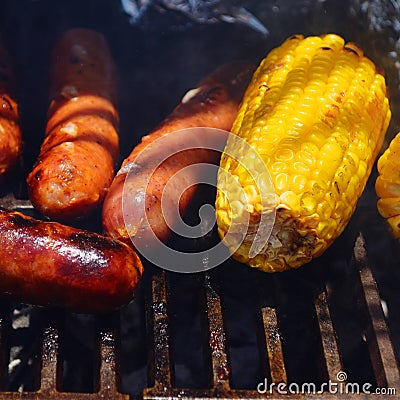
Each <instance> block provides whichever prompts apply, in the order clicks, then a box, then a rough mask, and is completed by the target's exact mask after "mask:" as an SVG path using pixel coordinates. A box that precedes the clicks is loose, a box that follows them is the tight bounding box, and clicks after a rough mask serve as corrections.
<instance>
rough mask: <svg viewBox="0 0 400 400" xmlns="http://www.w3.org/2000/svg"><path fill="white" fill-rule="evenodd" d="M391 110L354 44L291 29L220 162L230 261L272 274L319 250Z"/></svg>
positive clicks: (344, 219) (338, 224)
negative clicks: (262, 224) (306, 35)
mask: <svg viewBox="0 0 400 400" xmlns="http://www.w3.org/2000/svg"><path fill="white" fill-rule="evenodd" d="M390 116H391V113H390V108H389V102H388V99H387V94H386V84H385V79H384V77H383V76H382V75H381V74H379V73H378V72H377V71H376V68H375V66H374V64H373V63H372V61H370V60H369V59H368V58H366V57H365V56H364V55H363V52H362V51H361V50H360V49H359V48H358V47H357V46H356V45H355V44H353V43H345V42H344V40H343V39H342V38H341V37H340V36H338V35H335V34H327V35H323V36H311V37H306V38H304V37H303V36H301V35H295V36H293V37H290V38H289V39H287V40H286V41H285V42H284V43H283V44H282V45H281V46H280V47H278V48H276V49H274V50H272V51H271V52H270V53H269V54H268V55H267V57H266V58H265V59H264V60H263V61H262V62H261V64H260V66H259V68H258V69H257V71H256V72H255V74H254V76H253V79H252V81H251V83H250V85H249V87H248V89H247V91H246V93H245V96H244V99H243V101H242V104H241V107H240V109H239V112H238V115H237V118H236V120H235V122H234V125H233V128H232V132H233V133H234V134H235V135H231V137H230V138H229V139H228V143H227V145H226V147H225V150H224V154H223V156H222V158H221V168H220V170H219V174H218V185H217V188H218V190H217V199H216V214H217V224H218V232H219V235H220V236H221V238H222V239H223V242H224V243H225V244H226V245H227V246H228V248H229V249H230V251H231V252H232V253H233V254H232V255H233V257H234V258H235V259H237V260H239V261H241V262H244V263H247V264H249V265H250V266H253V267H256V268H259V269H262V270H264V271H267V272H275V271H282V270H285V269H289V268H296V267H299V266H301V265H303V264H305V263H307V262H309V261H311V260H312V259H313V258H314V257H317V256H319V255H321V254H322V253H323V252H324V250H325V249H326V248H327V247H328V246H329V245H330V244H331V243H332V242H333V241H334V239H335V238H336V237H337V236H339V235H340V233H341V232H342V231H343V230H344V228H345V226H346V225H347V223H348V221H349V219H350V217H351V215H352V213H353V211H354V209H355V206H356V203H357V200H358V198H359V197H360V195H361V193H362V191H363V190H364V187H365V185H366V182H367V179H368V177H369V174H370V172H371V169H372V165H373V163H374V161H375V159H376V157H377V154H378V152H379V150H380V147H381V146H382V142H383V138H384V135H385V132H386V129H387V127H388V124H389V120H390ZM238 137H239V138H240V139H243V141H245V142H246V143H247V144H248V145H249V146H248V147H246V146H245V145H244V144H243V143H242V142H241V141H240V140H239V141H238V140H236V139H237V138H238ZM254 153H256V154H258V155H259V156H260V158H261V160H262V161H263V163H264V164H265V166H266V168H263V166H262V165H261V164H260V162H259V161H257V162H256V161H255V158H257V157H255V156H254ZM266 171H267V172H266ZM268 171H269V174H270V175H268ZM269 176H270V177H271V180H269ZM271 199H273V200H271ZM275 211H276V216H275V219H271V216H273V215H274V212H275ZM263 217H267V219H266V221H267V222H268V223H271V224H273V225H272V227H271V229H272V232H269V230H268V229H266V228H265V224H264V226H263V227H262V229H260V227H261V224H260V221H261V219H262V218H263ZM268 218H269V219H268ZM260 231H261V232H260ZM228 233H229V234H228ZM270 233H271V234H270ZM269 234H270V235H269ZM267 236H268V237H267ZM266 239H268V240H266ZM239 242H240V244H238V243H239ZM252 246H253V247H252ZM254 249H255V250H254Z"/></svg>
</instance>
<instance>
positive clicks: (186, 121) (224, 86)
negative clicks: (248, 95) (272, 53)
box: [103, 62, 254, 247]
mask: <svg viewBox="0 0 400 400" xmlns="http://www.w3.org/2000/svg"><path fill="white" fill-rule="evenodd" d="M253 71H254V68H253V66H252V65H250V64H249V63H247V62H234V63H230V64H226V65H223V66H221V67H220V68H218V69H217V70H215V71H214V72H213V73H211V74H210V75H209V76H207V77H206V78H205V79H203V80H202V81H201V82H200V83H199V84H198V86H197V88H195V89H192V90H190V91H189V92H188V93H187V94H186V95H185V96H184V97H183V99H182V101H181V103H180V104H179V105H178V106H177V107H176V108H175V110H174V111H173V112H172V114H171V115H169V116H168V117H167V118H166V119H165V120H164V121H163V122H162V123H161V124H160V125H159V126H158V127H157V128H156V129H155V130H154V131H152V132H151V133H150V134H149V135H147V136H145V137H143V139H142V142H141V143H139V144H138V145H137V146H136V147H135V148H134V150H133V151H132V153H131V154H130V155H129V157H128V158H127V159H126V160H125V161H124V162H123V164H122V168H121V170H120V171H119V172H118V174H117V176H116V177H115V179H114V181H113V183H112V185H111V187H110V190H109V193H108V194H107V197H106V199H105V201H104V204H103V226H104V229H105V231H106V232H107V233H108V234H109V235H111V236H112V237H115V238H119V239H120V240H124V241H126V242H129V238H131V237H133V236H135V237H137V238H140V239H141V240H142V243H145V245H146V246H149V247H151V246H153V244H155V242H156V241H154V240H153V239H152V237H153V235H152V234H151V233H152V232H153V233H154V234H155V235H156V237H157V238H158V239H160V240H161V241H163V242H165V241H166V240H167V239H168V238H169V237H170V235H171V228H170V226H168V224H167V223H166V220H165V218H164V215H163V211H164V212H165V211H167V212H169V211H171V213H173V211H172V209H173V208H174V206H175V205H176V204H177V203H178V202H179V213H180V214H181V215H183V214H184V213H185V211H186V209H187V208H188V205H189V204H190V203H191V201H192V199H193V197H194V196H195V194H196V192H197V186H198V185H196V183H197V182H198V179H199V176H198V175H197V173H196V171H194V170H192V171H191V172H187V173H186V174H185V176H184V177H183V178H182V179H178V180H177V182H175V184H174V188H173V189H172V190H170V191H169V192H168V194H167V195H166V202H165V204H166V209H167V210H165V209H164V208H162V207H161V197H162V194H163V190H164V187H165V185H166V183H167V182H168V181H169V180H170V178H171V177H172V176H173V175H174V174H175V173H176V172H178V171H180V170H182V169H183V168H185V167H187V166H190V165H193V164H198V163H213V164H218V163H219V158H220V154H219V153H218V152H217V151H213V150H209V149H210V148H211V149H214V148H218V149H220V150H221V151H222V149H223V147H224V144H225V141H226V139H227V135H228V132H221V131H215V132H213V131H211V130H208V131H207V130H205V131H202V132H197V131H192V132H187V133H185V135H179V134H176V133H175V132H176V131H178V130H182V129H184V128H192V127H209V128H218V129H221V130H225V131H229V130H230V129H231V126H232V123H233V120H234V118H235V116H236V113H237V110H238V106H239V103H240V101H241V99H242V96H243V94H244V91H245V88H246V87H247V84H248V83H249V80H250V78H251V75H252V73H253ZM160 138H162V139H161V140H160ZM149 145H150V146H149ZM188 146H189V147H191V149H187V150H185V151H181V152H179V150H180V149H183V148H185V147H186V148H187V147H188ZM201 148H203V149H201ZM175 150H176V151H175ZM174 152H175V153H177V154H174V155H173V156H171V157H170V158H168V159H167V160H165V161H164V162H163V163H162V164H161V165H158V163H159V162H160V160H162V159H163V157H164V156H165V155H166V154H168V153H170V154H171V153H174ZM128 171H129V179H126V178H127V174H128ZM149 174H152V175H151V179H150V181H149V182H147V179H148V176H149ZM126 193H128V197H127V198H126V197H125V200H127V199H128V200H129V201H132V203H131V205H129V206H127V207H126V208H125V209H123V198H124V194H125V195H126ZM181 194H182V196H181ZM144 210H146V211H144ZM144 212H145V213H146V217H147V220H148V223H147V222H145V221H144V220H145V218H144V216H143V213H144ZM127 218H128V219H129V222H128V223H127ZM173 218H174V217H173ZM173 218H172V219H173ZM127 225H129V226H127Z"/></svg>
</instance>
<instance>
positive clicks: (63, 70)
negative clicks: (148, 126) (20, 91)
mask: <svg viewBox="0 0 400 400" xmlns="http://www.w3.org/2000/svg"><path fill="white" fill-rule="evenodd" d="M51 71H52V76H51V82H52V84H51V95H50V98H51V103H50V107H49V110H48V121H47V125H46V136H45V140H44V142H43V144H42V147H41V150H40V154H39V158H38V160H37V162H36V164H35V165H34V167H33V170H32V171H31V173H30V174H29V176H28V178H27V183H28V188H29V195H30V199H31V201H32V204H33V205H34V207H35V208H36V209H37V210H39V211H40V212H41V213H42V214H44V215H47V216H49V217H51V218H53V219H56V220H70V219H71V218H72V219H74V218H79V217H82V216H84V215H86V214H88V213H90V212H92V211H93V210H94V209H96V208H97V207H98V206H99V205H100V204H101V202H102V201H103V199H104V196H105V194H106V191H107V189H108V187H109V185H110V184H111V181H112V179H113V176H114V167H115V163H116V160H117V158H118V151H119V149H118V146H119V145H118V133H117V128H118V124H119V117H118V113H117V110H116V108H115V106H114V104H115V101H116V82H115V65H114V62H113V59H112V56H111V53H110V50H109V48H108V45H107V42H106V39H105V38H104V37H103V36H102V35H101V34H100V33H97V32H94V31H92V30H88V29H78V28H77V29H73V30H70V31H67V32H66V33H65V34H64V35H63V36H62V37H61V38H60V39H59V41H58V42H57V43H56V45H55V47H54V51H53V55H52V64H51Z"/></svg>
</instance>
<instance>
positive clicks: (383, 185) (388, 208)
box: [375, 133, 400, 238]
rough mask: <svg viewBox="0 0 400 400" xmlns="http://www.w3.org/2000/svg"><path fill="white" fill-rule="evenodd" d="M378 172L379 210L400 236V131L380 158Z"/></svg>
mask: <svg viewBox="0 0 400 400" xmlns="http://www.w3.org/2000/svg"><path fill="white" fill-rule="evenodd" d="M378 172H379V176H378V178H377V180H376V182H375V190H376V194H377V195H378V196H379V200H378V211H379V213H380V214H381V215H382V217H384V218H386V219H387V221H388V223H389V226H390V227H391V230H392V233H393V235H394V236H395V237H396V238H400V133H398V134H397V136H396V137H395V138H394V139H393V140H392V141H391V142H390V145H389V147H388V148H387V149H386V151H385V152H384V153H383V154H382V156H381V157H380V158H379V160H378Z"/></svg>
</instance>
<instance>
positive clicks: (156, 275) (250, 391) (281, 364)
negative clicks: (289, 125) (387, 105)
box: [0, 0, 400, 400]
mask: <svg viewBox="0 0 400 400" xmlns="http://www.w3.org/2000/svg"><path fill="white" fill-rule="evenodd" d="M52 3H56V2H50V1H44V0H38V1H30V0H26V1H20V2H14V1H11V0H10V1H4V2H3V3H2V11H3V12H2V17H1V19H2V26H3V27H4V32H3V33H4V36H5V39H6V42H8V47H9V48H10V49H11V52H12V53H13V54H12V55H13V56H14V58H15V60H16V72H17V76H18V77H19V78H20V86H21V87H22V88H23V90H21V94H20V99H21V111H22V123H23V131H24V140H25V149H24V157H23V160H22V164H21V166H20V168H19V169H18V171H17V172H16V173H15V175H13V176H12V177H10V180H9V182H7V184H6V185H5V186H4V187H3V188H2V189H1V192H0V206H1V207H6V208H8V209H12V210H18V211H22V212H24V213H26V214H29V215H33V216H36V217H40V216H39V215H37V213H36V212H35V211H34V210H33V208H32V206H31V204H30V202H29V200H28V197H27V193H26V188H25V184H24V177H25V176H26V173H27V171H29V168H30V167H31V165H32V163H33V162H34V160H35V157H36V155H37V152H38V149H39V144H40V138H41V134H40V132H43V131H44V121H45V112H46V109H47V91H46V87H47V84H46V81H47V78H46V76H47V60H48V54H49V50H50V48H51V44H52V41H53V40H54V37H55V36H56V35H57V33H59V32H61V31H62V30H63V29H65V28H67V27H69V26H74V25H84V26H87V27H92V28H95V29H98V30H100V31H102V32H104V33H105V34H106V36H108V38H109V39H110V43H111V45H112V49H113V52H114V54H115V56H116V61H117V63H118V65H119V71H120V107H119V110H120V115H121V148H122V149H123V151H125V150H124V149H126V152H128V151H129V150H130V149H131V147H132V146H133V145H134V144H135V143H136V142H138V141H139V139H140V136H141V135H142V134H143V133H145V132H147V131H149V130H150V129H151V128H152V127H154V126H155V125H156V124H157V123H158V122H159V121H160V120H161V119H162V118H163V117H164V116H165V114H167V112H168V111H169V110H170V109H171V108H172V107H173V105H174V104H176V103H177V101H178V100H179V98H180V97H181V95H182V94H183V93H184V92H185V91H186V90H187V89H188V88H189V87H190V85H192V84H194V83H196V82H197V81H198V80H199V79H200V78H201V77H202V76H203V75H204V74H205V72H208V71H210V70H211V69H213V67H214V66H217V65H220V64H222V63H223V62H225V61H228V60H230V59H235V58H243V57H244V56H245V57H248V58H249V59H251V60H254V61H255V62H256V61H257V60H259V59H260V58H261V57H262V55H264V54H265V52H266V50H267V49H269V48H271V47H273V46H274V45H277V44H279V43H280V42H281V41H282V40H283V39H284V38H285V37H286V36H288V35H289V34H292V33H294V32H301V33H304V34H308V33H315V32H318V33H319V32H321V29H322V30H323V31H333V30H335V31H336V32H338V33H339V34H343V35H344V36H345V37H347V38H351V40H355V41H358V42H359V43H360V44H361V47H363V48H364V49H366V53H367V54H368V55H369V56H370V57H371V58H374V59H375V60H377V61H378V64H379V65H381V66H382V68H384V70H385V73H386V76H387V77H388V80H389V84H390V86H391V99H392V109H393V114H394V117H393V121H392V125H391V127H390V129H389V136H388V138H390V136H393V135H394V134H395V133H396V132H397V131H398V130H400V128H399V126H400V124H399V118H398V115H400V113H399V112H396V107H397V109H398V108H399V106H400V102H399V95H398V94H397V92H398V90H397V91H396V89H398V83H399V78H398V70H397V67H396V62H397V63H399V62H400V56H398V54H397V53H396V51H398V50H399V45H398V43H400V42H399V38H400V34H399V31H398V26H397V25H396V23H397V22H399V21H400V11H399V8H398V6H396V4H397V3H396V4H395V3H392V2H390V1H386V2H385V1H382V2H378V1H370V2H363V3H362V4H360V2H358V1H351V2H343V4H341V2H340V1H329V0H327V1H317V0H315V1H297V2H296V1H295V2H290V1H288V2H285V3H283V2H280V3H281V4H279V2H276V1H268V2H265V4H263V5H260V4H257V2H256V1H247V2H243V4H245V6H246V7H247V10H248V11H250V12H251V14H252V15H254V16H256V18H257V20H258V21H261V22H262V23H263V24H264V26H266V27H267V28H268V31H269V34H268V35H266V34H265V32H261V31H260V30H258V28H257V25H254V24H253V25H251V24H250V25H251V26H250V25H249V24H247V25H246V23H243V20H242V21H241V23H236V22H238V21H236V22H235V17H234V16H235V14H234V12H238V10H239V9H240V5H241V3H240V2H237V4H236V3H235V4H236V8H235V9H234V10H230V9H229V7H228V8H226V5H227V4H228V3H229V2H225V3H224V2H221V4H224V5H225V8H222V9H221V8H219V13H220V14H221V13H222V11H221V10H223V12H224V13H226V14H229V12H231V13H232V15H231V19H230V20H229V18H225V20H224V19H222V20H218V18H212V17H213V15H209V17H210V18H209V19H205V21H204V20H202V21H200V19H199V18H197V19H196V18H194V14H193V15H192V16H188V15H187V13H182V12H180V11H179V8H178V9H177V8H176V7H175V8H173V9H171V7H168V6H167V4H168V1H159V2H153V5H154V7H151V6H149V7H148V9H146V10H142V11H143V14H140V18H139V17H137V19H134V21H132V19H131V20H130V19H129V18H128V17H127V15H126V13H125V12H124V10H123V9H122V6H121V4H122V3H127V2H121V4H120V3H119V2H111V1H109V2H107V1H104V2H97V1H87V2H78V1H69V2H57V5H54V4H52ZM79 3H84V4H79ZM117 3H118V5H117ZM135 3H136V4H139V3H140V2H135ZM150 3H151V2H150ZM170 3H174V2H170ZM178 3H179V2H175V4H178ZM183 3H185V2H183ZM204 3H207V4H208V3H212V2H204ZM217 3H218V2H216V4H217ZM263 3H264V2H263ZM396 7H397V8H396ZM77 10H79V12H77ZM125 11H126V10H125ZM205 12H206V11H205ZM49 16H51V18H50V19H49ZM378 17H381V20H379V18H378ZM396 18H398V19H396ZM237 20H239V19H238V18H237ZM226 21H228V22H226ZM396 21H397V22H396ZM245 22H246V21H245ZM247 22H248V21H247ZM250 22H251V21H250ZM374 24H375V25H374ZM396 29H397V30H396ZM229 42H230V43H235V46H232V47H229V46H227V45H226V43H229ZM221 49H223V50H224V51H221ZM127 88H131V90H127ZM138 93H140V94H141V95H140V96H138ZM143 94H145V95H143ZM132 110H135V111H136V112H135V113H133V112H132ZM138 116H140V119H139V118H138ZM126 155H127V154H122V155H121V157H124V156H126ZM375 176H376V171H374V172H373V175H372V177H371V180H370V183H369V184H368V186H367V188H366V191H365V193H364V195H363V197H362V199H361V200H360V202H359V205H358V207H357V210H356V213H355V215H354V217H353V219H352V221H351V222H350V225H349V226H348V228H347V229H346V231H345V232H344V233H343V235H342V236H341V237H340V238H339V239H338V240H337V241H336V242H335V243H334V244H333V246H332V247H331V248H330V249H329V250H328V251H327V252H326V253H325V254H324V255H323V256H321V257H320V258H318V259H316V260H314V261H313V262H312V263H311V264H309V265H308V266H305V267H303V268H301V269H299V270H297V271H288V272H284V273H282V274H278V275H269V274H265V273H261V272H259V271H256V270H252V269H250V268H249V267H246V266H243V265H241V264H239V263H237V262H235V261H233V260H231V259H229V260H227V261H225V262H224V264H222V265H221V266H219V267H218V268H215V269H212V270H210V271H207V272H201V273H196V274H188V275H185V274H178V273H174V272H167V271H164V270H162V269H160V268H158V267H156V266H153V265H151V264H149V263H147V264H146V265H145V267H146V272H145V276H144V277H143V280H142V282H141V284H140V287H139V288H138V292H137V294H136V298H135V300H134V301H133V302H132V303H131V304H129V305H128V306H126V307H123V308H122V309H121V310H118V311H115V312H113V313H111V314H107V315H100V316H93V315H79V314H72V313H68V312H66V311H64V310H61V309H45V308H39V307H34V306H29V305H23V304H17V303H14V302H9V301H7V300H2V301H1V303H0V398H1V399H16V398H23V399H76V400H80V399H102V398H104V399H117V400H118V399H130V398H132V399H134V398H144V399H163V398H165V399H171V398H179V399H189V398H190V399H193V398H198V399H214V398H215V399H216V398H218V399H220V398H224V399H250V398H263V399H307V398H309V399H313V398H314V399H315V398H324V399H336V398H349V399H353V398H354V399H364V398H365V399H367V398H372V397H376V396H374V395H372V394H368V393H366V392H363V391H362V387H363V385H367V386H366V388H367V389H368V390H369V391H370V392H371V393H374V392H375V391H376V390H383V393H386V394H385V395H382V396H381V397H382V398H398V396H399V394H400V372H399V367H398V354H399V351H400V339H399V338H400V334H399V332H400V325H399V322H400V304H399V301H398V300H397V299H396V297H395V294H396V293H397V292H398V290H396V288H397V287H398V284H399V283H400V282H399V275H398V272H396V268H397V266H398V264H399V262H400V261H399V260H400V257H399V254H400V248H399V243H397V242H395V241H394V240H393V239H391V238H390V236H389V234H388V232H387V231H386V227H385V224H384V221H383V220H382V219H381V218H380V217H379V216H378V215H377V211H376V208H375V201H376V198H375V195H374V192H373V180H374V178H375ZM78 224H79V226H82V227H84V228H87V229H90V230H95V231H101V226H100V218H99V215H94V216H92V217H91V218H90V219H89V220H85V221H82V222H80V223H78ZM213 239H215V232H214V238H213ZM203 244H204V243H202V245H203ZM378 288H379V290H378ZM393 288H395V289H393ZM381 296H382V297H381ZM329 382H330V383H331V384H332V385H331V388H330V389H329V387H328V386H327V383H329ZM279 384H280V386H279ZM346 384H349V386H346ZM313 385H314V386H313ZM356 385H358V386H356ZM346 387H347V392H348V393H346ZM357 387H358V388H359V390H358V391H357ZM297 388H299V390H297ZM301 388H303V389H304V390H300V389H301ZM314 388H315V391H318V390H321V393H319V394H316V393H313V390H314ZM321 388H322V389H321ZM269 389H271V390H269ZM285 389H286V393H283V392H284V391H285ZM289 389H292V390H289ZM296 390H297V392H296ZM335 390H336V392H335Z"/></svg>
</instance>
